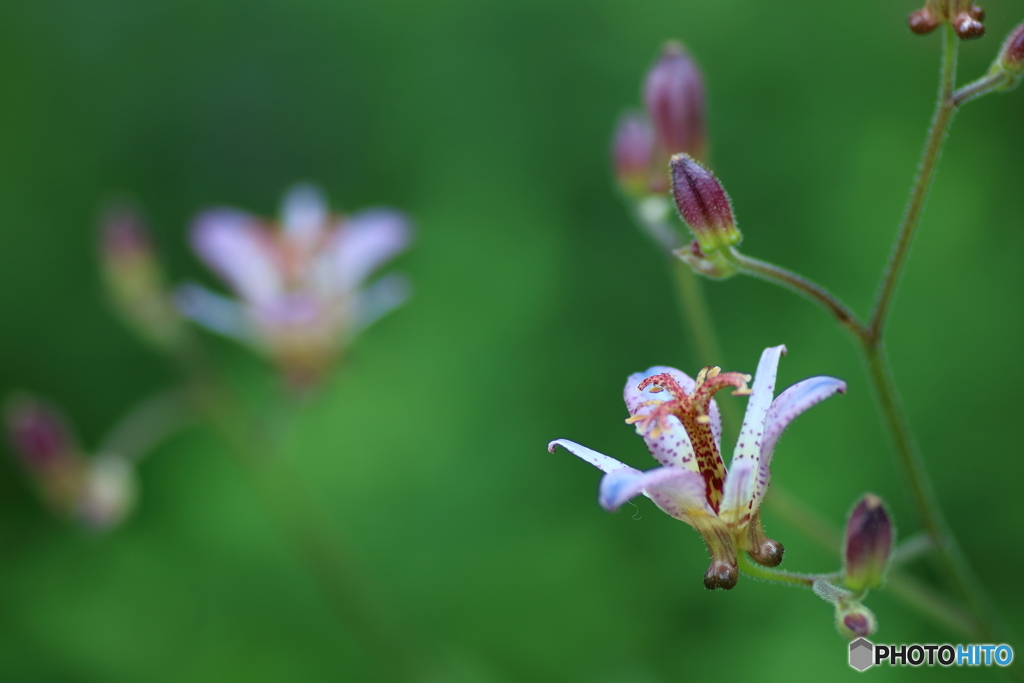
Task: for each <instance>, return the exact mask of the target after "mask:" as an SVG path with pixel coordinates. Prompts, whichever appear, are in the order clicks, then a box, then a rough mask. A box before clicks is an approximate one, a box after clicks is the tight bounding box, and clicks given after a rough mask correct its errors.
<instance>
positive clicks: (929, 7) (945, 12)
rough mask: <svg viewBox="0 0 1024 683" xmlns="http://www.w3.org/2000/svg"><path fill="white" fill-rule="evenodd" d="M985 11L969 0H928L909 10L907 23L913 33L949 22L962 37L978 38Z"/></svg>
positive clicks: (932, 28)
mask: <svg viewBox="0 0 1024 683" xmlns="http://www.w3.org/2000/svg"><path fill="white" fill-rule="evenodd" d="M984 20H985V11H984V10H982V9H981V8H980V7H978V6H977V5H976V4H974V3H973V2H971V0H928V2H927V4H926V5H925V6H924V7H923V8H921V9H919V10H917V11H916V12H911V14H910V16H909V17H907V25H909V26H910V30H911V31H913V32H914V33H921V34H923V33H931V32H932V31H934V30H935V29H936V28H938V27H939V25H940V24H943V23H946V22H949V23H950V24H951V25H952V26H953V31H954V32H955V33H956V35H957V36H958V37H960V38H962V39H965V40H966V39H969V38H980V37H981V36H983V35H984V34H985V26H984V24H982V23H981V22H982V21H984Z"/></svg>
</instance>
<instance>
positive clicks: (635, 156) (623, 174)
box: [612, 112, 654, 196]
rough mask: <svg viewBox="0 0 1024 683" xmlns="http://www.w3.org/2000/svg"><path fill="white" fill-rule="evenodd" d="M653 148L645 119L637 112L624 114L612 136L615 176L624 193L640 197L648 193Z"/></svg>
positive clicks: (649, 128)
mask: <svg viewBox="0 0 1024 683" xmlns="http://www.w3.org/2000/svg"><path fill="white" fill-rule="evenodd" d="M653 151H654V133H653V132H652V131H651V124H650V123H648V121H647V119H645V118H644V117H643V116H641V115H640V114H638V113H636V112H627V113H625V114H623V115H622V116H621V117H620V118H619V123H618V125H617V126H616V127H615V137H614V138H613V139H612V162H613V163H614V166H615V179H616V180H617V181H618V183H619V187H620V188H621V189H622V191H623V192H624V193H626V194H627V195H629V196H641V195H644V194H646V193H647V192H648V188H647V180H648V178H649V177H650V174H651V155H652V153H653Z"/></svg>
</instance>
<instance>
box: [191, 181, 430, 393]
mask: <svg viewBox="0 0 1024 683" xmlns="http://www.w3.org/2000/svg"><path fill="white" fill-rule="evenodd" d="M410 234H411V229H410V226H409V221H408V219H407V218H406V217H405V215H403V214H401V213H399V212H397V211H393V210H390V209H372V210H367V211H362V212H360V213H356V214H354V215H352V216H347V217H341V216H337V215H332V214H331V213H329V212H328V209H327V204H326V201H325V200H324V198H323V196H322V195H321V194H320V192H319V191H318V190H317V189H316V188H313V187H311V186H308V185H299V186H297V187H295V188H293V189H292V190H291V191H290V192H288V194H287V195H286V196H285V199H284V203H283V207H282V219H281V226H280V228H279V227H278V226H276V225H273V224H270V223H268V222H267V221H263V220H261V219H259V218H257V217H255V216H251V215H249V214H247V213H243V212H241V211H236V210H234V209H224V208H221V209H212V210H210V211H207V212H205V213H203V214H201V215H200V216H199V217H198V218H197V219H196V221H195V223H194V225H193V227H192V245H193V247H194V248H195V250H196V252H197V253H198V254H199V257H200V258H201V259H202V260H204V261H205V262H206V263H207V265H209V266H210V268H211V269H212V270H214V271H215V272H216V273H217V274H218V275H220V276H221V278H223V279H224V281H225V282H226V284H227V285H228V287H229V288H230V289H231V290H232V291H233V292H234V294H235V297H236V298H234V299H230V298H227V297H224V296H221V295H220V294H217V293H214V292H213V291H210V290H208V289H206V288H205V287H202V286H200V285H198V284H192V283H190V284H186V285H184V286H182V287H180V288H179V289H178V291H177V297H176V299H177V304H178V308H179V310H180V311H181V312H182V313H183V314H184V315H185V316H187V317H189V318H191V319H192V320H194V321H195V322H197V323H199V324H200V325H202V326H204V327H206V328H208V329H210V330H212V331H214V332H217V333H220V334H224V335H227V336H230V337H233V338H235V339H237V340H239V341H242V342H244V343H246V344H248V345H250V346H252V347H254V348H256V349H257V350H258V351H260V352H261V353H263V354H265V355H266V356H268V357H269V358H270V359H271V360H273V361H274V362H275V364H276V365H277V366H278V367H279V368H280V369H281V371H282V373H283V374H284V375H285V377H286V378H287V379H288V380H289V381H290V382H291V383H292V385H293V386H307V385H309V384H312V383H314V382H315V381H316V380H318V379H319V378H320V377H321V376H322V375H323V374H324V372H325V371H326V370H327V369H328V368H329V367H330V366H331V364H332V363H333V362H334V360H335V359H336V357H337V355H338V354H339V352H340V350H341V349H342V347H343V346H344V344H345V343H346V342H347V341H348V340H349V339H351V337H352V336H353V335H355V334H356V333H358V332H359V331H360V330H361V329H363V328H365V327H366V326H367V325H369V324H370V323H372V322H373V321H375V320H376V319H377V318H379V317H380V316H381V315H383V314H384V313H386V312H388V311H390V310H391V309H392V308H394V307H395V306H398V305H399V304H401V303H402V302H403V301H404V300H405V298H406V296H407V294H408V289H409V287H408V283H407V281H406V279H405V278H404V277H402V276H400V275H389V276H386V277H383V278H380V279H378V280H377V281H376V282H374V283H373V284H371V285H369V286H364V283H365V280H366V279H367V278H368V277H369V276H370V275H371V274H372V273H373V271H375V270H376V269H377V268H378V267H380V266H381V265H382V264H383V263H384V262H386V261H387V260H389V259H390V258H392V257H393V256H394V255H395V254H397V253H398V252H400V251H402V250H403V249H405V247H406V245H407V244H408V243H409V240H410Z"/></svg>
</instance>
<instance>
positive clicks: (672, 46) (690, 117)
mask: <svg viewBox="0 0 1024 683" xmlns="http://www.w3.org/2000/svg"><path fill="white" fill-rule="evenodd" d="M644 106H645V107H646V108H647V116H648V117H649V118H650V119H651V124H652V125H653V127H654V132H655V135H656V136H657V138H658V144H659V145H660V147H661V148H662V153H663V154H665V155H666V156H667V155H670V154H676V153H678V152H686V153H687V154H691V155H693V156H695V157H697V158H703V157H704V156H706V153H707V133H706V131H705V123H704V119H705V108H706V98H705V95H704V81H703V79H702V78H701V75H700V69H699V68H698V67H697V64H696V62H694V61H693V59H692V58H691V57H690V55H689V54H687V53H686V51H685V50H683V47H682V45H680V44H679V43H669V44H667V45H666V46H665V49H664V51H663V52H662V54H661V57H660V58H659V59H658V61H657V62H656V63H655V64H654V66H653V67H651V70H650V71H649V72H648V74H647V80H646V82H645V83H644Z"/></svg>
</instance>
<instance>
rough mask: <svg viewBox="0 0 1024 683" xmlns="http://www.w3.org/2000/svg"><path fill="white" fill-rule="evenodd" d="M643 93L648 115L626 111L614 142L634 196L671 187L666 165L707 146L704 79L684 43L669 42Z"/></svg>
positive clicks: (703, 152)
mask: <svg viewBox="0 0 1024 683" xmlns="http://www.w3.org/2000/svg"><path fill="white" fill-rule="evenodd" d="M643 96H644V106H645V109H646V116H644V115H642V114H639V113H636V112H628V113H626V114H624V115H623V116H622V118H621V119H620V120H619V125H618V127H617V128H616V131H615V136H614V138H613V144H612V157H613V160H614V165H615V175H616V178H617V179H618V182H619V186H620V187H621V188H622V190H623V192H625V193H626V195H627V196H631V197H638V196H643V195H646V194H658V193H664V192H666V191H667V190H668V180H667V174H666V173H665V165H666V164H667V163H668V160H669V157H670V156H672V155H673V154H678V153H681V152H685V153H687V154H690V155H691V156H694V157H696V158H698V159H703V158H705V157H706V156H707V152H708V138H707V131H706V126H705V121H704V119H705V109H706V104H705V102H706V98H705V95H704V82H703V79H702V78H701V75H700V69H699V68H697V64H696V62H694V61H693V58H692V57H690V55H689V54H688V53H687V52H686V50H684V49H683V47H682V45H680V44H679V43H675V42H672V43H668V44H667V45H666V46H665V48H664V50H663V51H662V53H661V56H660V57H659V58H658V61H657V62H655V64H654V66H653V67H651V70H650V71H649V72H648V74H647V80H646V82H645V83H644V93H643Z"/></svg>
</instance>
